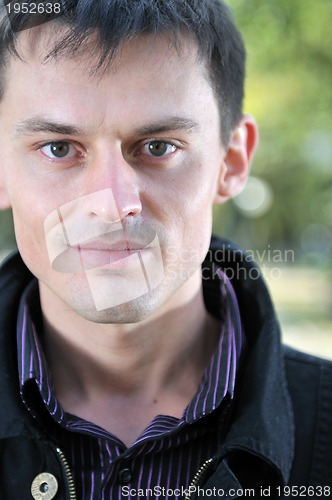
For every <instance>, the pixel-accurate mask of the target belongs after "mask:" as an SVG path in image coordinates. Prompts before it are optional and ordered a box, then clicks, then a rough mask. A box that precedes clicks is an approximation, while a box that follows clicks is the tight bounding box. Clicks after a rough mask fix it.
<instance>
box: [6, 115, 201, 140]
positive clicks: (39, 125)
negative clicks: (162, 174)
mask: <svg viewBox="0 0 332 500" xmlns="http://www.w3.org/2000/svg"><path fill="white" fill-rule="evenodd" d="M198 128H199V124H198V123H197V122H196V121H194V120H191V119H188V118H181V117H177V116H174V117H171V118H166V119H163V120H161V121H158V122H156V123H151V124H147V125H143V126H142V127H138V128H137V129H135V131H134V135H137V136H144V135H154V134H161V133H165V132H171V131H173V130H186V131H194V130H197V129H198ZM39 132H46V133H47V132H48V133H51V134H59V135H74V136H79V135H85V134H86V133H87V131H86V130H83V129H81V128H79V127H76V126H74V125H71V124H66V123H57V122H53V121H49V120H44V119H42V118H28V119H26V120H23V121H22V122H19V123H18V124H17V125H16V126H15V133H16V135H18V136H20V135H29V134H32V133H39Z"/></svg>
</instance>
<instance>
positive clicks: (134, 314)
mask: <svg viewBox="0 0 332 500" xmlns="http://www.w3.org/2000/svg"><path fill="white" fill-rule="evenodd" d="M162 303H163V301H162V300H161V299H160V298H159V299H157V298H156V297H155V296H154V294H153V293H152V292H149V293H147V294H145V295H143V296H141V297H139V298H137V299H134V300H130V301H128V302H125V303H123V304H119V305H117V306H115V307H110V308H107V309H103V310H101V311H97V310H96V309H95V308H94V307H91V308H87V309H81V310H79V309H76V312H77V313H78V314H79V315H80V316H81V317H83V318H85V319H87V320H88V321H91V322H93V323H101V324H125V323H139V322H140V321H143V320H145V319H146V318H148V317H149V316H152V315H154V313H155V312H156V311H157V310H158V308H159V307H160V306H161V304H162Z"/></svg>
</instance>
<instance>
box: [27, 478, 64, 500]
mask: <svg viewBox="0 0 332 500" xmlns="http://www.w3.org/2000/svg"><path fill="white" fill-rule="evenodd" d="M57 491H58V481H57V480H56V478H55V477H54V476H53V474H49V473H48V472H42V473H41V474H38V476H36V477H35V479H34V480H33V481H32V484H31V495H32V497H33V498H34V500H52V498H54V497H55V495H56V494H57Z"/></svg>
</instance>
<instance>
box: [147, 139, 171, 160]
mask: <svg viewBox="0 0 332 500" xmlns="http://www.w3.org/2000/svg"><path fill="white" fill-rule="evenodd" d="M145 148H146V149H147V150H148V152H149V154H150V155H152V156H157V157H158V156H165V155H167V154H170V153H174V151H176V149H177V148H176V146H175V145H174V144H171V143H169V142H164V141H151V142H148V143H147V144H146V145H145Z"/></svg>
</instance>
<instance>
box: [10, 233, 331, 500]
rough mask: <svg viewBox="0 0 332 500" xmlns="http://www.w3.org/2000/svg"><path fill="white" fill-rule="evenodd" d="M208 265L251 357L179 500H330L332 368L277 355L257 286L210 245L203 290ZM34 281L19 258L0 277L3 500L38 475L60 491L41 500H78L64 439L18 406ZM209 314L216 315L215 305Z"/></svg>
mask: <svg viewBox="0 0 332 500" xmlns="http://www.w3.org/2000/svg"><path fill="white" fill-rule="evenodd" d="M221 252H223V253H221ZM223 256H224V257H223ZM226 257H227V261H226ZM214 262H218V266H220V267H223V268H224V269H226V273H228V275H229V277H230V278H232V284H233V286H234V288H235V291H236V295H237V299H238V302H239V307H240V311H241V316H242V321H243V326H244V330H245V332H246V336H247V339H248V349H247V354H246V357H245V360H244V362H243V364H242V366H241V368H240V373H239V375H238V381H237V391H236V395H235V398H234V401H233V403H232V405H231V406H230V408H229V411H228V412H227V413H226V412H225V411H224V412H222V415H226V414H227V421H225V418H224V417H223V419H222V421H221V422H220V433H219V435H218V436H216V439H218V440H219V443H220V444H219V451H218V454H217V456H215V457H213V460H212V461H211V462H209V463H206V464H202V468H201V469H200V471H198V473H197V476H196V477H195V478H193V481H192V484H191V487H190V490H189V491H187V493H186V495H187V496H185V497H183V498H188V499H189V498H191V499H194V498H199V499H211V498H241V497H251V498H264V497H268V498H289V497H291V498H292V497H295V496H298V497H302V498H303V497H304V498H326V497H330V493H331V491H330V489H329V488H331V489H332V363H331V362H329V361H325V360H322V359H318V358H315V357H313V356H309V355H306V354H302V353H299V352H296V351H294V350H291V349H289V348H284V347H283V346H282V345H281V343H280V334H279V327H278V322H277V320H276V318H275V314H274V311H273V306H272V304H271V301H270V298H269V295H268V292H267V289H266V287H265V285H264V282H263V280H262V279H261V278H259V272H258V269H257V267H256V266H255V264H254V263H253V262H251V260H250V259H249V258H247V257H246V255H245V254H243V253H242V252H241V251H240V250H239V249H238V248H236V247H234V246H231V245H230V244H229V242H226V241H222V240H216V239H212V244H211V252H210V253H209V259H208V261H207V262H206V263H205V264H204V266H205V269H204V270H205V271H206V270H208V273H209V274H210V279H209V280H206V279H205V280H204V281H203V284H204V286H205V287H216V289H217V287H219V282H218V280H217V279H214V269H215V267H214V266H215V263H214ZM205 277H206V273H205ZM31 279H33V276H32V275H31V274H30V272H29V271H28V270H27V268H26V267H25V265H24V264H23V262H22V260H21V258H20V257H19V256H18V255H15V256H14V257H11V258H10V259H8V260H7V261H6V262H5V263H4V265H3V267H2V270H1V272H0V308H1V314H0V394H1V396H0V397H1V400H0V500H28V499H30V500H31V499H32V498H33V497H32V496H31V493H30V490H31V484H32V482H33V480H34V478H35V477H36V476H38V475H39V474H41V473H46V476H41V479H40V480H39V482H40V484H41V485H45V483H47V480H48V478H49V477H50V476H49V474H51V475H52V477H53V476H54V477H55V478H56V479H57V482H58V487H57V493H56V495H55V496H54V497H53V496H52V495H51V494H50V493H49V496H45V495H46V494H42V495H41V496H40V499H41V500H42V499H47V498H48V499H52V498H55V500H70V499H74V498H76V496H75V493H74V488H73V482H72V478H71V473H70V469H69V467H68V463H67V461H66V458H65V452H66V443H65V442H63V433H62V434H61V435H60V434H59V432H58V430H57V426H56V424H55V423H54V422H53V421H52V419H51V418H49V420H48V421H47V419H48V416H47V415H45V421H46V422H47V424H46V425H45V427H41V425H40V424H39V423H37V421H36V420H35V419H34V418H33V417H32V416H31V414H30V413H29V412H28V411H27V410H26V409H25V407H24V405H23V403H22V401H21V399H20V393H19V381H18V368H17V348H16V319H17V309H18V304H19V299H20V296H21V293H22V291H23V289H24V288H25V287H26V285H27V283H28V282H29V281H30V280H31ZM206 306H207V308H208V309H209V310H210V311H211V312H212V313H216V311H217V308H218V304H211V303H207V304H206ZM225 429H226V430H225ZM43 481H44V483H43ZM37 483H38V480H37ZM284 485H288V486H287V488H286V489H284ZM324 488H325V489H324ZM245 490H246V491H245ZM43 495H44V496H43ZM36 498H38V496H36ZM78 500H86V499H78ZM96 500H97V499H96Z"/></svg>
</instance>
